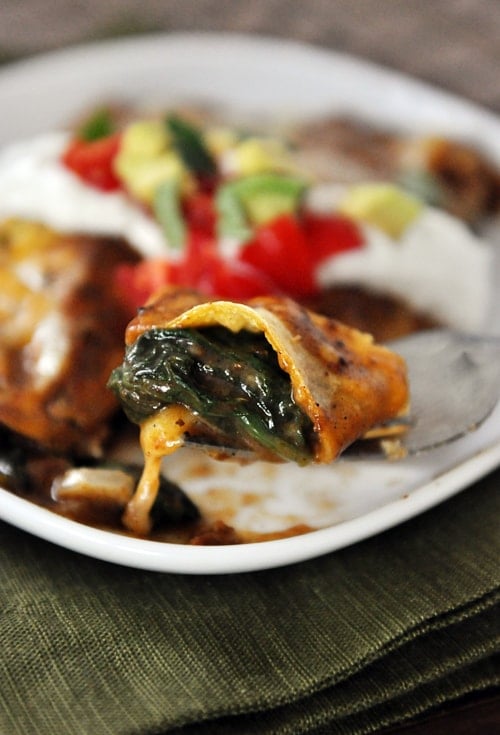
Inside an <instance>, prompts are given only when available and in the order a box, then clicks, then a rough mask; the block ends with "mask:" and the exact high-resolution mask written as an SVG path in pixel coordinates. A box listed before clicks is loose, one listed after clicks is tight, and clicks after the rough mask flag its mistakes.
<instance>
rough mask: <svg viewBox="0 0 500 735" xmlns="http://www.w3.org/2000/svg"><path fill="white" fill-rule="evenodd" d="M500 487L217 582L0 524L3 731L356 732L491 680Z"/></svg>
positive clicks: (480, 488)
mask: <svg viewBox="0 0 500 735" xmlns="http://www.w3.org/2000/svg"><path fill="white" fill-rule="evenodd" d="M499 484H500V471H497V472H496V473H493V474H492V475H490V476H489V477H487V478H485V479H484V480H482V481H481V482H479V483H477V484H476V485H475V486H474V487H472V488H470V489H468V490H467V491H465V492H463V493H461V494H460V495H458V496H457V497H455V498H453V499H451V500H449V501H447V502H446V503H444V504H442V505H440V506H438V507H437V508H435V509H433V510H431V511H428V512H427V513H425V514H423V515H421V516H419V517H417V518H415V519H413V520H411V521H409V522H407V523H405V524H403V525H401V526H399V527H397V528H394V529H392V530H390V531H387V532H385V533H383V534H380V535H379V536H377V537H374V538H372V539H369V540H367V541H365V542H363V543H359V544H357V545H355V546H352V547H350V548H346V549H343V550H341V551H338V552H336V553H333V554H330V555H327V556H324V557H321V558H319V559H315V560H312V561H309V562H304V563H301V564H296V565H293V566H290V567H286V568H282V569H276V570H269V571H265V572H258V573H249V574H241V575H227V576H220V577H215V576H212V577H201V576H181V575H171V574H158V573H150V572H144V571H137V570H132V569H128V568H125V567H120V566H115V565H111V564H107V563H105V562H98V561H95V560H92V559H89V558H86V557H84V556H81V555H78V554H76V553H73V552H70V551H66V550H64V549H60V548H58V547H56V546H53V545H51V544H49V543H46V542H44V541H41V540H38V539H36V538H34V537H31V536H29V535H28V534H25V533H23V532H21V531H18V530H16V529H14V528H11V527H10V526H8V525H6V524H0V535H1V541H0V604H1V608H0V621H1V622H0V626H1V627H0V636H1V639H0V640H1V650H2V653H1V656H0V732H1V733H2V735H26V734H27V733H36V734H37V735H45V734H47V735H53V734H54V733H58V735H65V734H66V733H68V735H69V733H71V735H74V733H78V735H87V734H88V735H146V734H147V735H154V734H162V735H166V733H175V734H176V735H194V734H196V735H209V734H212V733H214V734H215V733H217V735H233V734H234V735H236V734H237V735H247V734H248V735H251V734H252V735H253V734H255V735H257V734H259V735H266V734H267V733H269V734H270V733H272V734H273V735H275V734H276V735H277V734H282V735H285V734H288V733H289V734H290V735H291V734H293V735H298V734H300V733H314V735H321V734H323V733H328V734H331V733H342V734H344V733H346V734H347V733H349V734H353V733H356V734H361V733H370V732H374V731H376V730H377V729H379V728H381V727H383V726H385V725H390V724H391V723H394V722H399V721H404V720H406V719H408V718H410V717H413V716H415V715H417V714H420V713H423V712H426V711H428V710H430V709H432V708H433V707H435V706H437V705H440V704H442V703H445V702H449V701H452V700H454V699H456V698H458V697H460V696H462V695H464V694H466V693H470V692H479V691H482V690H485V689H487V688H490V687H492V686H494V685H495V684H498V683H499V681H498V674H497V671H498V660H495V654H498V652H499V643H500V629H499V622H498V621H499V617H498V602H499V597H500V595H499V588H500V584H499V583H500V575H499V565H498V559H499V556H500V555H499V552H500V536H499V533H498V531H499V526H498V521H499V518H500V497H499V493H498V486H499ZM495 664H497V666H495Z"/></svg>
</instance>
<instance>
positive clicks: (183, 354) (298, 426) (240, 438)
mask: <svg viewBox="0 0 500 735" xmlns="http://www.w3.org/2000/svg"><path fill="white" fill-rule="evenodd" d="M109 385H110V387H111V389H112V390H113V391H114V392H115V393H116V395H117V396H118V398H119V399H120V401H121V403H122V405H123V408H124V410H125V412H126V414H127V416H128V417H129V418H130V420H131V421H133V422H135V423H138V424H140V423H141V422H142V421H144V420H145V419H146V418H148V417H150V416H152V415H154V414H155V413H157V412H158V411H160V410H161V409H162V408H165V407H166V406H169V405H174V404H181V405H183V406H185V407H187V408H188V409H189V410H190V411H191V412H192V413H193V414H195V415H196V417H197V423H198V424H199V426H201V429H198V428H197V430H196V436H192V437H191V436H188V438H189V439H190V440H192V441H198V442H200V443H210V444H216V445H219V446H227V447H231V448H236V449H252V450H255V451H256V452H257V453H258V454H261V455H262V454H263V449H264V453H265V454H267V455H269V454H271V455H274V456H277V457H279V458H282V459H285V460H292V461H294V462H298V463H299V464H302V463H305V462H308V461H310V459H311V440H312V436H313V426H312V422H311V420H310V419H309V417H308V416H307V415H306V414H305V413H304V412H303V411H302V410H301V409H300V408H299V406H297V404H296V403H295V402H294V399H293V396H292V388H291V383H290V378H289V376H288V375H287V374H286V373H285V372H284V371H283V370H281V368H280V366H279V364H278V360H277V357H276V354H275V352H274V351H273V349H272V348H271V346H270V345H269V344H268V342H267V340H266V339H265V338H264V336H263V335H262V334H252V333H251V332H246V331H242V332H239V333H237V334H233V333H232V332H230V331H229V330H228V329H225V328H223V327H209V328H206V329H203V330H196V329H152V330H149V331H147V332H145V333H144V334H142V335H141V336H140V337H139V339H138V340H137V341H136V342H135V343H134V344H133V345H131V346H130V347H129V348H128V349H127V352H126V355H125V359H124V362H123V364H122V365H121V366H120V367H118V368H116V370H114V371H113V373H112V375H111V378H110V381H109Z"/></svg>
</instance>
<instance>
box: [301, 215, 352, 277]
mask: <svg viewBox="0 0 500 735" xmlns="http://www.w3.org/2000/svg"><path fill="white" fill-rule="evenodd" d="M302 222H303V228H304V234H305V237H306V238H307V241H308V243H309V251H310V254H311V258H312V260H313V262H314V263H315V264H317V263H320V262H321V261H322V260H325V259H326V258H329V257H331V256H332V255H336V254H337V253H341V252H344V251H346V250H352V249H354V248H358V247H360V246H361V245H362V244H363V235H362V232H361V230H360V228H359V227H358V225H357V224H356V223H355V222H354V221H353V220H352V219H349V218H348V217H344V216H342V215H337V214H316V213H312V212H307V213H305V214H304V217H303V220H302Z"/></svg>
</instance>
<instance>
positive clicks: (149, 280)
mask: <svg viewBox="0 0 500 735" xmlns="http://www.w3.org/2000/svg"><path fill="white" fill-rule="evenodd" d="M171 271H172V266H171V264H170V263H168V262H167V261H165V260H159V259H151V260H142V261H141V262H140V263H137V264H136V265H130V264H128V263H123V264H122V265H119V266H118V268H117V269H116V271H115V275H114V281H115V287H116V289H117V290H118V294H119V295H120V298H121V299H122V300H123V301H124V302H125V303H126V304H127V305H128V306H129V307H130V309H131V310H132V311H136V310H137V309H138V308H139V307H140V306H143V305H144V303H145V302H146V301H147V300H148V298H149V297H150V296H151V295H152V294H153V293H154V292H155V291H157V290H158V289H159V288H161V287H162V286H165V285H166V284H167V283H169V282H170V279H171Z"/></svg>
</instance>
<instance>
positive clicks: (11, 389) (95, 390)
mask: <svg viewBox="0 0 500 735" xmlns="http://www.w3.org/2000/svg"><path fill="white" fill-rule="evenodd" d="M0 257H1V260H0V289H1V293H2V298H1V308H0V422H1V424H3V426H6V427H8V428H9V429H10V430H12V431H14V432H17V433H18V434H20V435H22V436H24V437H25V438H27V439H29V440H32V441H34V442H37V443H38V444H40V445H42V446H44V447H46V448H49V449H53V450H56V451H57V452H73V453H75V454H87V455H95V454H98V453H99V451H100V448H101V446H102V442H103V440H104V438H105V436H106V434H107V433H108V429H109V420H110V417H111V416H112V415H113V414H114V413H115V412H116V401H115V399H114V397H113V395H112V394H110V393H109V391H107V390H106V382H107V379H108V376H109V373H110V371H111V370H112V369H113V367H114V366H115V365H116V363H117V362H118V361H119V360H120V359H121V354H122V334H123V329H124V328H125V325H126V323H127V316H128V312H127V311H126V310H125V308H124V306H123V303H122V302H121V301H120V299H119V298H118V296H117V294H116V292H115V290H114V289H113V288H110V287H109V284H110V281H111V279H112V277H113V273H114V271H115V269H116V268H117V267H118V266H119V265H123V264H129V265H132V264H133V263H136V262H137V255H136V254H135V253H134V252H133V251H132V250H131V248H130V247H129V246H128V245H127V244H126V243H125V242H123V241H118V240H110V239H109V238H106V239H101V238H95V237H91V236H89V235H78V234H74V235H61V234H58V233H56V232H54V231H53V230H51V229H49V228H48V227H45V226H44V225H41V224H37V223H29V222H23V221H20V220H15V219H11V220H8V221H5V222H4V223H3V224H1V225H0Z"/></svg>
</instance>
